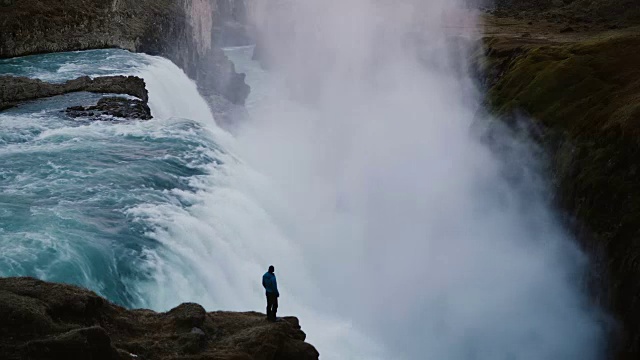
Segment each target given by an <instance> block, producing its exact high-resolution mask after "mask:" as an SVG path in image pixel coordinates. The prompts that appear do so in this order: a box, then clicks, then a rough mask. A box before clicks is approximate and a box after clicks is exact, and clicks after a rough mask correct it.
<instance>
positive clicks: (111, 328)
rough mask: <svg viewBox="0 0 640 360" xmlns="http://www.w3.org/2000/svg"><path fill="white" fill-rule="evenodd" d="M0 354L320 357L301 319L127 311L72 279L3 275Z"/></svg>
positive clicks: (193, 310)
mask: <svg viewBox="0 0 640 360" xmlns="http://www.w3.org/2000/svg"><path fill="white" fill-rule="evenodd" d="M0 324H2V325H1V326H0V358H2V359H6V360H13V359H16V360H17V359H94V360H102V359H104V360H115V359H138V360H140V359H154V360H163V359H192V360H196V359H202V360H204V359H220V360H225V359H226V360H232V359H233V360H251V359H264V360H268V359H273V360H294V359H295V360H307V359H309V360H315V359H318V357H319V355H318V352H317V351H316V349H315V348H314V347H313V346H312V345H310V344H308V343H305V342H304V340H305V337H306V336H305V333H304V332H302V330H301V329H300V325H299V323H298V319H297V318H295V317H286V318H283V320H282V321H279V322H276V323H271V322H268V321H266V320H265V315H264V314H260V313H255V312H247V313H232V312H209V313H207V312H206V311H205V309H204V308H203V307H202V306H200V305H198V304H193V303H186V304H182V305H180V306H178V307H176V308H174V309H172V310H170V311H168V312H166V313H157V312H154V311H151V310H127V309H125V308H122V307H120V306H117V305H114V304H112V303H110V302H109V301H107V300H105V299H104V298H101V297H100V296H98V295H96V294H95V293H93V292H91V291H88V290H85V289H82V288H79V287H76V286H72V285H64V284H55V283H49V282H44V281H40V280H36V279H33V278H0Z"/></svg>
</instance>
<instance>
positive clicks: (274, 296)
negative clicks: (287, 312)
mask: <svg viewBox="0 0 640 360" xmlns="http://www.w3.org/2000/svg"><path fill="white" fill-rule="evenodd" d="M262 286H264V289H265V290H266V293H267V320H269V321H276V312H277V311H278V298H279V297H280V293H279V292H278V283H277V282H276V274H275V268H274V267H273V265H271V266H269V271H267V272H266V273H264V275H262Z"/></svg>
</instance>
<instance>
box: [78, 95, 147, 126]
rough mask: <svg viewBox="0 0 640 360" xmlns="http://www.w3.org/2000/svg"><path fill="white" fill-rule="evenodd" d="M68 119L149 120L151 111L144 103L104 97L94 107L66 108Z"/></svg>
mask: <svg viewBox="0 0 640 360" xmlns="http://www.w3.org/2000/svg"><path fill="white" fill-rule="evenodd" d="M66 113H67V115H69V116H70V117H74V118H77V117H87V118H89V119H91V120H107V119H110V117H117V118H123V119H138V120H149V119H151V118H152V116H151V109H150V108H149V105H147V103H146V102H145V101H141V100H134V99H127V98H123V97H105V98H102V99H100V100H99V101H98V103H97V104H96V105H94V106H73V107H70V108H67V110H66Z"/></svg>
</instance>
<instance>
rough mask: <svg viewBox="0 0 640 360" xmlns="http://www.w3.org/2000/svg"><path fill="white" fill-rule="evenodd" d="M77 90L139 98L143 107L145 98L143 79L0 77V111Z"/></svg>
mask: <svg viewBox="0 0 640 360" xmlns="http://www.w3.org/2000/svg"><path fill="white" fill-rule="evenodd" d="M78 91H88V92H94V93H112V94H127V95H131V96H135V97H137V98H139V99H141V100H142V102H144V103H145V104H146V102H147V101H148V99H149V94H148V92H147V89H146V86H145V82H144V80H143V79H141V78H139V77H136V76H103V77H97V78H95V79H91V78H90V77H88V76H83V77H79V78H77V79H74V80H69V81H67V82H65V83H62V84H53V83H47V82H44V81H41V80H38V79H30V78H26V77H15V76H0V110H3V109H8V108H10V107H13V106H15V105H17V104H18V103H20V102H23V101H28V100H35V99H40V98H45V97H50V96H56V95H62V94H67V93H72V92H78Z"/></svg>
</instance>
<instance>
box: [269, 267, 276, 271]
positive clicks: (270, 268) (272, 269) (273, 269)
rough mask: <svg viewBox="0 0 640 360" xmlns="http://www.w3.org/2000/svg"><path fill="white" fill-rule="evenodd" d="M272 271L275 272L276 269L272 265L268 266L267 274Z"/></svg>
mask: <svg viewBox="0 0 640 360" xmlns="http://www.w3.org/2000/svg"><path fill="white" fill-rule="evenodd" d="M274 271H276V268H274V267H273V265H270V266H269V272H270V273H273V272H274Z"/></svg>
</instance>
